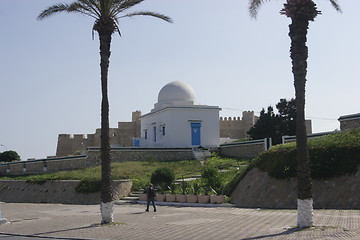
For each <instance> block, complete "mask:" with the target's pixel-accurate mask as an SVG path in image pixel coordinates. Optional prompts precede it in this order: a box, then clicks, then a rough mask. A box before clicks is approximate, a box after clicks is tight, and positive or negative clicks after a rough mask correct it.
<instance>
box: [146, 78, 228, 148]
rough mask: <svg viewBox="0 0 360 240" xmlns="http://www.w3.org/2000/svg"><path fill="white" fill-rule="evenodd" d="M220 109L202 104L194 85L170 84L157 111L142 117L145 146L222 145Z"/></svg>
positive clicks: (159, 102)
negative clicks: (220, 143) (197, 100)
mask: <svg viewBox="0 0 360 240" xmlns="http://www.w3.org/2000/svg"><path fill="white" fill-rule="evenodd" d="M220 110H221V108H219V107H218V106H207V105H199V104H197V103H196V97H195V92H194V90H193V89H192V87H191V86H189V85H188V84H186V83H183V82H180V81H174V82H170V83H168V84H166V85H165V86H164V87H163V88H162V89H161V90H160V92H159V95H158V102H157V103H155V104H154V108H153V109H152V110H151V111H150V113H147V114H145V115H142V116H141V118H140V121H141V139H140V146H141V147H164V148H173V147H175V148H179V147H186V148H188V147H198V146H202V147H207V148H208V147H217V146H219V138H220V129H219V111H220Z"/></svg>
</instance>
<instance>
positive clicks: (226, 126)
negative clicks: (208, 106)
mask: <svg viewBox="0 0 360 240" xmlns="http://www.w3.org/2000/svg"><path fill="white" fill-rule="evenodd" d="M257 119H258V117H257V116H255V115H254V112H253V111H244V112H243V113H242V118H241V119H240V117H233V118H232V117H225V118H223V117H220V137H221V138H230V139H243V138H248V134H247V132H248V131H249V130H250V128H251V127H252V126H253V125H254V124H255V122H256V120H257Z"/></svg>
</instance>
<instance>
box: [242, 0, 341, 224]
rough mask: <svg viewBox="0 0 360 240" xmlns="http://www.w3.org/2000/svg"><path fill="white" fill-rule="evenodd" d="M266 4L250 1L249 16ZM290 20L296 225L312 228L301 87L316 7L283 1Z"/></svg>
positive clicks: (299, 1) (309, 2) (305, 2)
mask: <svg viewBox="0 0 360 240" xmlns="http://www.w3.org/2000/svg"><path fill="white" fill-rule="evenodd" d="M265 1H269V0H250V6H249V10H250V15H251V16H253V17H256V16H257V10H258V8H259V6H260V5H261V4H263V3H264V2H265ZM329 1H330V2H331V4H332V5H333V6H334V7H335V9H336V10H338V11H341V10H340V7H339V5H338V3H337V1H336V0H329ZM280 13H281V14H283V15H286V16H287V17H289V18H291V24H290V25H289V37H290V39H291V47H290V58H291V61H292V73H293V76H294V87H295V105H296V111H297V112H296V146H297V154H296V159H297V198H298V199H297V206H298V207H297V209H298V217H297V225H298V227H311V226H312V225H313V199H312V183H311V172H310V163H309V152H308V146H307V136H306V127H305V84H306V73H307V58H308V48H307V46H306V41H307V39H306V37H307V30H308V28H309V22H310V21H314V19H315V18H316V16H317V15H319V14H321V12H320V11H318V10H317V8H316V4H315V3H314V2H313V1H312V0H287V1H286V3H285V4H284V8H283V9H282V10H281V12H280Z"/></svg>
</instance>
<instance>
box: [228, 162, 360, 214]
mask: <svg viewBox="0 0 360 240" xmlns="http://www.w3.org/2000/svg"><path fill="white" fill-rule="evenodd" d="M359 193H360V166H359V167H358V171H357V173H356V174H355V175H352V176H342V177H337V178H332V179H328V180H313V200H314V208H337V209H360V198H359ZM231 202H232V203H233V204H235V205H237V206H240V207H249V208H296V207H297V205H296V204H297V180H296V178H291V179H288V180H278V179H275V178H272V177H270V176H269V175H268V173H266V172H261V171H260V170H259V169H257V168H254V169H252V170H251V171H250V172H249V173H248V174H247V175H246V176H245V177H244V178H243V179H242V180H241V181H240V183H239V184H238V185H237V187H236V189H235V190H234V192H233V193H232V196H231Z"/></svg>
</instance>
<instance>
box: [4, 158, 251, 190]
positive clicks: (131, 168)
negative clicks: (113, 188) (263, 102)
mask: <svg viewBox="0 0 360 240" xmlns="http://www.w3.org/2000/svg"><path fill="white" fill-rule="evenodd" d="M248 162H249V160H246V159H236V158H224V157H220V156H218V155H213V157H211V158H208V159H207V160H206V161H205V162H204V163H203V164H202V163H201V162H200V161H198V160H192V161H176V162H175V161H172V162H156V161H144V162H134V161H128V162H113V163H112V177H113V179H114V180H119V179H132V181H133V190H138V189H140V188H143V187H145V186H147V184H149V182H150V176H151V174H152V173H153V172H154V171H155V170H156V169H158V168H162V167H166V168H170V169H172V170H173V171H174V173H175V178H176V179H182V178H189V177H192V176H194V175H201V172H202V171H203V169H204V168H206V167H214V168H217V169H219V171H220V174H219V175H220V177H221V181H222V183H223V184H224V185H227V184H228V183H229V182H230V181H231V180H232V179H233V178H234V177H235V176H236V175H237V174H238V173H239V172H241V171H243V170H244V169H245V168H246V166H247V164H248ZM100 178H101V168H100V166H96V167H90V168H86V169H82V170H76V171H66V172H58V173H52V174H40V175H30V176H14V177H2V178H1V179H10V180H27V181H30V182H34V183H39V182H42V183H43V182H45V181H51V180H81V181H83V184H85V187H86V183H87V181H88V182H89V181H90V182H96V181H99V180H100Z"/></svg>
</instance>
